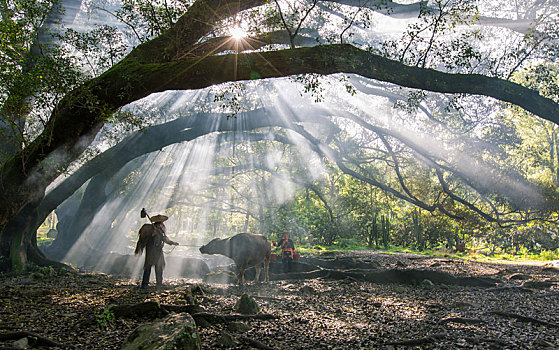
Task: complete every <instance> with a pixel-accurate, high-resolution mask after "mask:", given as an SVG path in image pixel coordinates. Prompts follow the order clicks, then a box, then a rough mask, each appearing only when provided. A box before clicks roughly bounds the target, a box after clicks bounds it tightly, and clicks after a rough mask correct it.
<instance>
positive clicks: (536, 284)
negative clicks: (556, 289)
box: [522, 281, 555, 289]
mask: <svg viewBox="0 0 559 350" xmlns="http://www.w3.org/2000/svg"><path fill="white" fill-rule="evenodd" d="M554 285H555V283H554V282H550V281H526V282H524V283H522V287H524V288H534V289H547V288H551V287H553V286H554Z"/></svg>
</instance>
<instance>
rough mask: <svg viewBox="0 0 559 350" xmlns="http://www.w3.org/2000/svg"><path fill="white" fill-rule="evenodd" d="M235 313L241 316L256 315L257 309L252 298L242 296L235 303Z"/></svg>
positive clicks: (245, 295)
mask: <svg viewBox="0 0 559 350" xmlns="http://www.w3.org/2000/svg"><path fill="white" fill-rule="evenodd" d="M235 311H237V312H238V313H240V314H243V315H256V314H257V313H258V311H259V309H258V304H257V303H256V301H255V300H254V298H252V297H250V296H248V295H247V294H243V295H241V298H240V299H239V301H237V304H235Z"/></svg>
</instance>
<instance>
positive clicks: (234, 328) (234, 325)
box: [227, 322, 251, 333]
mask: <svg viewBox="0 0 559 350" xmlns="http://www.w3.org/2000/svg"><path fill="white" fill-rule="evenodd" d="M250 328H251V327H250V326H249V325H247V324H246V323H243V322H231V323H229V324H228V325H227V330H228V331H230V332H238V333H246V332H248V331H249V330H250Z"/></svg>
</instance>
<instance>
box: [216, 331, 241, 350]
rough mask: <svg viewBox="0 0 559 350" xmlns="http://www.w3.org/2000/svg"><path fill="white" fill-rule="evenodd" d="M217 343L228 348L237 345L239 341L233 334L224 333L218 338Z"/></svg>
mask: <svg viewBox="0 0 559 350" xmlns="http://www.w3.org/2000/svg"><path fill="white" fill-rule="evenodd" d="M217 344H219V345H221V346H224V347H226V348H231V347H234V346H237V344H238V342H237V339H235V338H234V337H233V336H232V335H231V334H229V333H223V334H222V335H221V336H220V337H219V338H218V339H217Z"/></svg>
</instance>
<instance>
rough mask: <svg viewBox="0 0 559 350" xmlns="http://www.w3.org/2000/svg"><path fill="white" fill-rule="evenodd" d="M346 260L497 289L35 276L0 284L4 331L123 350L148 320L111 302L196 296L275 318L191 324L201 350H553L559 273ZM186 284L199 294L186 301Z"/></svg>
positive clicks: (384, 258) (397, 258)
mask: <svg viewBox="0 0 559 350" xmlns="http://www.w3.org/2000/svg"><path fill="white" fill-rule="evenodd" d="M340 254H342V253H340ZM343 254H344V255H350V256H352V257H354V258H356V259H362V260H365V261H369V260H374V261H377V262H378V263H380V267H379V269H393V268H399V269H410V268H417V269H430V270H438V271H444V272H449V273H452V274H454V275H457V276H481V277H492V278H495V279H498V280H500V281H501V282H502V283H500V284H498V285H497V287H490V288H487V287H464V286H456V285H434V286H431V285H428V284H420V285H416V286H413V285H407V284H377V283H370V282H363V281H356V280H352V279H346V280H329V279H324V278H316V279H309V280H282V281H272V282H269V283H260V284H256V283H254V282H250V283H249V284H248V285H246V286H244V287H240V286H234V285H219V284H207V283H203V282H202V281H201V280H185V279H176V280H166V281H165V282H166V284H167V285H166V286H165V287H163V288H155V287H151V288H148V289H147V290H143V289H140V288H138V281H130V280H128V279H123V278H118V277H115V276H110V275H105V274H99V273H76V272H58V271H55V270H49V269H43V270H41V271H39V272H34V273H31V274H29V273H27V274H23V275H18V276H10V275H6V274H4V275H0V334H7V333H10V332H16V331H30V332H34V333H36V334H38V335H40V336H42V337H45V338H49V339H51V340H54V341H57V342H60V343H63V344H68V345H73V346H75V348H77V349H119V348H120V347H121V346H122V345H123V343H124V341H125V339H126V337H127V336H128V335H129V334H130V333H131V332H132V330H134V329H135V328H136V327H137V326H139V325H140V324H143V323H146V322H150V321H151V319H150V318H148V317H143V318H142V317H140V318H123V319H121V318H113V317H111V315H109V314H107V313H105V312H104V310H105V309H106V307H108V305H110V304H130V303H140V302H144V301H158V302H160V303H161V304H173V305H185V304H188V303H192V301H193V299H194V300H195V302H197V303H198V304H199V305H200V306H201V307H202V308H204V310H205V312H211V313H215V314H232V313H234V311H233V310H234V305H235V303H236V302H237V300H238V299H239V297H240V295H242V294H243V293H247V294H249V295H250V296H253V297H255V300H256V301H257V303H258V304H259V307H260V311H261V312H263V313H266V314H271V315H275V316H277V317H278V318H277V319H273V320H258V319H254V320H246V321H244V322H243V323H244V324H245V325H246V326H248V327H244V326H243V325H241V326H243V327H239V324H238V323H237V324H235V326H236V327H231V324H227V323H218V324H212V325H209V326H208V327H206V328H202V327H199V334H200V337H201V341H202V348H203V349H218V348H224V346H222V345H220V342H221V340H220V339H221V338H222V337H223V335H224V334H225V333H229V334H231V335H232V336H233V337H234V338H236V339H237V340H238V343H237V345H236V346H234V347H233V348H236V349H250V348H251V346H250V345H248V343H247V339H252V340H256V341H258V342H260V343H261V344H265V345H267V346H268V347H270V348H274V349H377V348H382V349H394V348H404V346H412V345H419V346H421V347H422V348H437V349H440V348H444V349H456V348H470V349H472V348H474V349H475V348H477V349H488V348H495V349H506V348H508V349H546V348H547V349H559V286H558V285H559V269H557V268H551V267H547V268H546V267H544V266H543V263H538V264H518V263H516V264H505V263H502V264H501V263H482V262H476V261H468V260H460V259H455V258H439V257H427V256H420V255H413V254H383V253H379V252H369V251H359V252H344V253H343ZM194 284H198V285H200V286H201V288H202V290H203V291H204V293H203V295H198V296H195V297H193V296H192V294H191V293H190V292H189V291H190V290H191V286H192V285H194ZM243 328H244V329H243ZM1 339H2V337H1V336H0V349H2V348H4V349H7V348H13V340H1Z"/></svg>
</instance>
